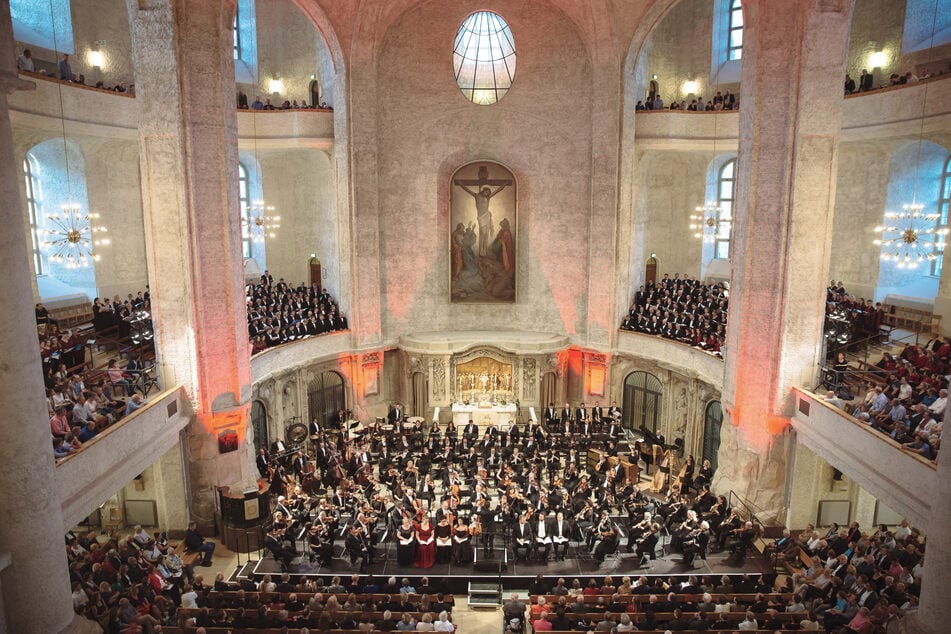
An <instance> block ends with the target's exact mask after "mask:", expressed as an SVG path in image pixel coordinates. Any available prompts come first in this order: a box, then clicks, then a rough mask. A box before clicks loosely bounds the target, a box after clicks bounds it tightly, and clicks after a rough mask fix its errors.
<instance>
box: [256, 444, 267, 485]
mask: <svg viewBox="0 0 951 634" xmlns="http://www.w3.org/2000/svg"><path fill="white" fill-rule="evenodd" d="M254 464H255V465H256V466H257V468H258V473H260V474H261V477H262V478H266V477H268V466H267V449H265V448H264V447H261V448H260V449H259V450H258V457H257V458H255V460H254Z"/></svg>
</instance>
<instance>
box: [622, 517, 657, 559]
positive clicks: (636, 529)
mask: <svg viewBox="0 0 951 634" xmlns="http://www.w3.org/2000/svg"><path fill="white" fill-rule="evenodd" d="M651 524H653V522H652V521H651V514H650V512H649V511H647V512H645V513H644V515H642V516H641V520H640V521H639V522H637V523H636V524H633V523H632V524H631V526H630V530H629V532H628V535H627V552H629V553H632V552H634V548H635V547H636V545H637V543H638V542H639V541H640V540H641V538H642V537H644V535H645V534H646V533H647V532H649V531H650V529H651Z"/></svg>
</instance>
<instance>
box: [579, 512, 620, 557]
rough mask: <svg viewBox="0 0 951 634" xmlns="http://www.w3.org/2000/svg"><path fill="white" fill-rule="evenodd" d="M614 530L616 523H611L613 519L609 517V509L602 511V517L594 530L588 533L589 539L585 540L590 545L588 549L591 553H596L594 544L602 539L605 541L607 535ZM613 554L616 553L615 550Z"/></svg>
mask: <svg viewBox="0 0 951 634" xmlns="http://www.w3.org/2000/svg"><path fill="white" fill-rule="evenodd" d="M613 530H614V522H612V521H611V518H610V517H609V516H608V511H607V509H605V510H603V511H601V516H600V517H599V519H598V522H597V523H596V524H595V525H594V528H593V530H591V532H590V533H588V539H587V540H585V541H586V543H587V544H588V549H589V550H591V552H592V553H593V552H594V544H595V542H597V541H598V540H600V539H604V537H605V535H607V534H608V533H610V532H611V531H613ZM611 552H614V551H613V550H612V551H611Z"/></svg>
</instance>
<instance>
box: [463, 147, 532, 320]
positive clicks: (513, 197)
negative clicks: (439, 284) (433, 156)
mask: <svg viewBox="0 0 951 634" xmlns="http://www.w3.org/2000/svg"><path fill="white" fill-rule="evenodd" d="M517 193H518V192H517V185H516V183H515V175H514V174H512V172H511V171H509V170H508V169H507V168H506V167H504V166H502V165H499V164H498V163H493V162H492V161H476V162H474V163H469V164H468V165H463V166H462V167H460V168H459V169H458V170H456V171H455V173H454V174H453V175H452V182H451V186H450V195H449V220H450V222H449V227H450V232H451V233H450V236H449V245H450V259H449V261H450V267H449V268H450V283H449V288H450V295H451V297H450V300H451V301H452V302H453V303H482V304H486V303H488V304H494V303H503V304H505V303H513V302H515V290H516V272H517V270H518V266H517V262H518V260H517V252H516V249H515V245H516V244H517V243H518V239H517V237H518V236H517V234H516V228H517V226H518V223H517V222H516V220H517V214H516V202H517V200H518V197H517Z"/></svg>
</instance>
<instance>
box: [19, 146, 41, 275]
mask: <svg viewBox="0 0 951 634" xmlns="http://www.w3.org/2000/svg"><path fill="white" fill-rule="evenodd" d="M23 175H24V177H25V178H26V211H27V214H28V215H29V217H30V245H31V247H32V249H33V269H34V271H36V274H37V275H43V254H42V252H41V251H40V224H39V218H40V211H39V209H40V182H39V179H38V178H37V175H36V166H35V165H34V164H33V161H32V160H31V159H30V158H29V157H27V158H25V159H23Z"/></svg>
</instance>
